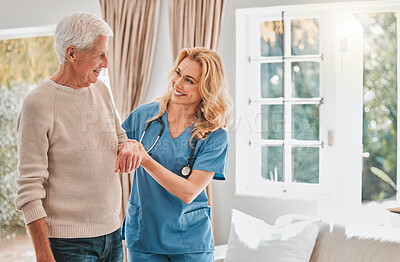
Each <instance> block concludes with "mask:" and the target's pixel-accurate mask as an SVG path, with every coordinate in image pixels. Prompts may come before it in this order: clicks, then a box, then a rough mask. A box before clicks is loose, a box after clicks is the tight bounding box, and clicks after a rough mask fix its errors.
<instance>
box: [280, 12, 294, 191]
mask: <svg viewBox="0 0 400 262" xmlns="http://www.w3.org/2000/svg"><path fill="white" fill-rule="evenodd" d="M282 20H283V25H284V31H283V34H284V37H283V67H284V70H283V89H284V90H283V98H284V100H288V99H291V98H292V95H291V72H290V71H291V69H290V68H291V61H290V60H288V59H285V57H287V56H289V55H290V54H291V49H290V43H291V31H290V20H286V19H285V17H284V13H282ZM291 115H292V114H291V103H288V102H285V101H284V102H283V122H284V131H283V132H284V134H283V158H282V159H283V163H282V164H283V177H284V179H283V191H284V192H285V191H286V187H285V185H286V184H288V183H290V181H292V163H291V155H292V148H291V145H290V140H291V130H292V121H291Z"/></svg>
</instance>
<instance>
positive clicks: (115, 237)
mask: <svg viewBox="0 0 400 262" xmlns="http://www.w3.org/2000/svg"><path fill="white" fill-rule="evenodd" d="M49 240H50V246H51V250H52V251H53V255H54V258H55V260H56V261H57V262H71V261H76V262H122V260H123V257H124V255H123V251H122V237H121V229H118V230H116V231H114V232H113V233H110V234H108V235H104V236H99V237H87V238H71V239H68V238H49Z"/></svg>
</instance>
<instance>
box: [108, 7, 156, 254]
mask: <svg viewBox="0 0 400 262" xmlns="http://www.w3.org/2000/svg"><path fill="white" fill-rule="evenodd" d="M100 5H101V9H102V12H103V16H104V20H105V21H106V22H107V23H108V24H109V25H110V27H111V29H112V30H113V32H114V37H113V38H112V41H110V43H109V51H108V57H109V66H108V71H109V75H110V84H111V91H112V94H113V97H114V102H115V106H116V108H117V110H118V112H119V115H120V116H121V119H122V121H123V120H124V119H125V118H126V117H127V116H128V115H129V113H130V112H132V110H133V109H135V108H136V107H137V106H138V105H139V104H140V103H141V102H142V100H143V97H144V94H145V91H146V88H147V84H148V80H149V74H150V69H151V63H152V58H153V53H154V52H153V49H154V48H153V47H154V44H155V43H154V42H155V41H154V38H155V36H156V28H157V22H158V14H159V6H160V2H159V0H100ZM132 179H133V173H130V174H120V180H121V186H122V207H121V223H122V221H123V218H124V214H125V211H126V207H127V204H128V199H129V194H130V192H131V188H132ZM124 253H125V256H124V260H125V261H126V249H125V248H124Z"/></svg>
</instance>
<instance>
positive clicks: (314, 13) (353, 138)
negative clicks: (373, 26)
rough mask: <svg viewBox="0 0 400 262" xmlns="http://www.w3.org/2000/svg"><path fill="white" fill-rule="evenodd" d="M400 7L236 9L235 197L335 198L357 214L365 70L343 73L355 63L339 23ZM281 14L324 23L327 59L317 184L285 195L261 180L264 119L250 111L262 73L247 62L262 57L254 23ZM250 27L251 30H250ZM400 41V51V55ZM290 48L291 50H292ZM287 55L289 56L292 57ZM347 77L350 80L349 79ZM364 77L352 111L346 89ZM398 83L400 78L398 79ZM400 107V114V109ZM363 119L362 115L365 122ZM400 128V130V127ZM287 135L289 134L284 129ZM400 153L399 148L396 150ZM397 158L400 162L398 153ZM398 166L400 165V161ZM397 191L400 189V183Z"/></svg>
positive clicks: (322, 32) (371, 4) (322, 83)
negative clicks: (348, 62) (350, 61)
mask: <svg viewBox="0 0 400 262" xmlns="http://www.w3.org/2000/svg"><path fill="white" fill-rule="evenodd" d="M399 8H400V3H399V2H398V1H380V2H368V3H367V2H358V3H334V4H312V5H297V6H277V7H267V8H248V9H238V10H236V90H235V91H236V94H235V97H236V100H235V107H236V108H235V113H236V123H235V133H236V194H237V195H245V196H264V197H274V198H276V197H277V198H296V199H306V200H310V199H312V200H318V199H321V197H322V198H323V199H329V201H332V200H333V199H334V201H335V203H336V205H339V206H340V207H338V209H341V210H352V212H353V211H355V210H356V209H357V208H358V209H359V208H360V207H361V174H362V170H361V153H362V151H361V147H360V146H359V145H361V143H362V122H360V121H362V110H361V111H359V106H360V105H361V108H362V67H361V75H360V76H358V78H357V77H356V78H353V77H352V76H351V75H349V74H347V75H346V73H348V72H345V71H344V70H345V67H343V66H342V63H343V61H345V60H346V59H351V58H349V57H346V55H347V54H346V52H345V51H343V48H344V47H343V45H345V43H346V39H345V38H346V36H345V34H344V32H343V30H342V24H341V22H342V19H343V16H344V15H346V13H356V12H359V13H362V12H385V11H396V10H400V9H399ZM282 11H283V12H285V16H286V17H287V18H294V17H296V18H305V17H307V18H308V17H319V19H320V20H319V26H320V30H319V32H320V52H321V53H322V55H323V61H322V62H321V63H320V90H319V91H320V97H323V99H324V100H323V105H322V106H321V107H320V112H319V114H320V122H319V124H320V133H319V134H320V140H321V141H322V142H323V147H321V148H320V165H319V174H320V176H319V184H303V183H298V184H291V185H287V186H286V190H282V183H279V182H278V183H276V182H272V183H271V182H268V181H266V180H265V179H262V178H261V146H260V145H261V136H260V133H261V125H260V119H258V118H257V113H258V112H257V109H255V108H254V107H252V106H251V102H250V101H252V100H253V101H254V100H256V99H257V98H258V97H260V92H259V89H258V88H253V87H254V86H256V87H258V86H259V76H258V77H257V76H256V77H254V72H258V74H259V68H256V65H254V64H253V65H252V64H251V63H250V62H249V60H250V58H251V57H254V53H252V51H253V52H258V50H260V49H259V39H256V40H255V38H254V35H259V26H254V25H255V24H257V23H256V22H255V21H261V20H263V19H265V20H264V21H267V20H281V12H282ZM273 18H275V19H273ZM288 20H289V19H288ZM398 23H399V19H398ZM285 27H286V25H285ZM249 28H252V29H250V30H249ZM398 30H399V26H398ZM286 33H287V34H290V31H289V30H286ZM399 42H400V41H398V45H399V47H398V49H399V51H400V43H399ZM287 48H290V46H289V47H287ZM349 48H351V47H349ZM287 53H289V54H290V52H287ZM398 56H399V52H398ZM398 60H399V59H398ZM286 70H289V72H290V67H289V68H288V67H286ZM346 70H347V69H346ZM398 70H399V66H398ZM286 74H287V73H286ZM289 75H290V73H289ZM398 76H399V74H398ZM346 77H347V78H349V79H346ZM360 77H361V89H360V90H361V93H360V90H358V91H356V92H355V93H354V95H355V96H359V98H360V100H359V101H358V102H357V103H358V105H355V106H354V105H352V104H351V103H353V101H349V100H347V101H343V98H346V97H347V95H348V94H349V93H348V92H349V91H348V90H347V88H348V87H349V86H350V85H352V84H355V85H358V84H360ZM398 78H399V79H400V77H398ZM398 82H400V81H398ZM398 84H399V83H398ZM289 85H290V83H289ZM399 90H400V89H399ZM357 92H358V93H357ZM399 93H400V92H398V94H399ZM353 98H354V97H353ZM399 102H400V97H399ZM357 103H356V104H357ZM349 107H352V108H353V109H352V110H353V111H352V112H351V114H353V115H354V116H355V117H358V119H357V120H356V121H354V119H352V118H351V117H349V112H348V111H347V110H348V108H349ZM399 108H400V107H398V110H400V109H399ZM399 112H400V111H399ZM359 114H361V117H360V115H359ZM399 115H400V113H399ZM398 121H400V120H398ZM289 122H290V121H289ZM398 126H400V125H399V123H398ZM352 128H355V129H354V130H355V132H354V135H348V131H349V130H352ZM357 128H358V129H359V131H358V130H357ZM286 130H288V129H287V128H286ZM289 130H290V129H289ZM290 132H291V130H290ZM399 141H400V138H398V144H399ZM278 144H279V143H278ZM399 150H400V146H398V151H399ZM397 156H398V158H399V157H400V154H399V152H398V154H397ZM286 161H290V162H291V161H292V159H291V156H289V157H288V158H286ZM397 164H398V165H399V164H400V161H399V160H398V161H397ZM397 170H398V180H397V181H400V175H399V174H400V172H399V171H400V170H399V168H397ZM398 186H399V187H400V182H399V183H398ZM398 199H399V198H398ZM322 202H323V201H322ZM332 210H337V209H332ZM332 212H334V211H332Z"/></svg>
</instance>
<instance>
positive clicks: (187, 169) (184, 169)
mask: <svg viewBox="0 0 400 262" xmlns="http://www.w3.org/2000/svg"><path fill="white" fill-rule="evenodd" d="M190 173H192V169H191V168H190V166H183V167H182V168H181V175H182V176H188V175H190Z"/></svg>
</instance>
